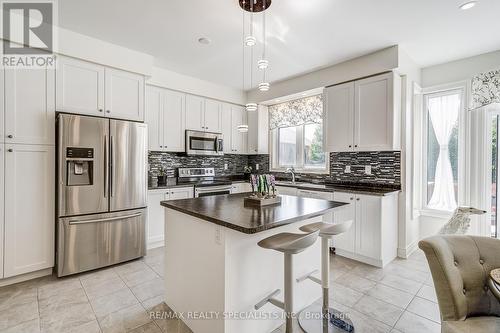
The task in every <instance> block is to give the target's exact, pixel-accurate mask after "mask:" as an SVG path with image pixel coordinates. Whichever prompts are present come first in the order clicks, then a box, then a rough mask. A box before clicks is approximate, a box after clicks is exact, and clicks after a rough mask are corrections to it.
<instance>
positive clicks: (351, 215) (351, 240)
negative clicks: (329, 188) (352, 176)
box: [333, 192, 357, 253]
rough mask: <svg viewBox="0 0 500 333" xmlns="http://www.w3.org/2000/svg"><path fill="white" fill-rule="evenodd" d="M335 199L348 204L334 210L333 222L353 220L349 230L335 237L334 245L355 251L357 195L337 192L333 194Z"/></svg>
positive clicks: (348, 250) (344, 249) (341, 248)
mask: <svg viewBox="0 0 500 333" xmlns="http://www.w3.org/2000/svg"><path fill="white" fill-rule="evenodd" d="M333 199H334V200H335V201H340V202H345V203H348V205H346V206H343V207H341V208H338V209H337V210H336V211H334V212H333V223H338V222H345V221H349V220H351V221H353V223H352V226H351V229H349V230H348V231H347V232H345V233H343V234H341V235H338V236H335V237H333V246H334V247H335V248H337V249H340V250H343V251H347V252H351V253H354V252H355V249H356V247H355V241H356V227H357V225H356V224H355V223H356V222H355V221H356V218H357V216H356V201H355V199H356V196H355V195H354V194H351V193H342V192H335V193H334V194H333Z"/></svg>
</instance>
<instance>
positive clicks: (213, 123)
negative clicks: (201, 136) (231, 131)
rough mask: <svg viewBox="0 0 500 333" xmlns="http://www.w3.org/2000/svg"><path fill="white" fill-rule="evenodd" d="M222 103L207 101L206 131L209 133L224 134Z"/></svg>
mask: <svg viewBox="0 0 500 333" xmlns="http://www.w3.org/2000/svg"><path fill="white" fill-rule="evenodd" d="M221 104H222V103H221V102H218V101H214V100H211V99H207V100H205V130H206V131H208V132H215V133H221V132H222V124H221V122H222V119H221V118H222V110H221V109H222V105H221Z"/></svg>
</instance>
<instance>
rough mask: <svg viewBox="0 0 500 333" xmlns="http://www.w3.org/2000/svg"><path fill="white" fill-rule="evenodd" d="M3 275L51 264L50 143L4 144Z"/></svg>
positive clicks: (52, 230)
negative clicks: (43, 144) (46, 144)
mask: <svg viewBox="0 0 500 333" xmlns="http://www.w3.org/2000/svg"><path fill="white" fill-rule="evenodd" d="M5 148H6V155H5V193H8V195H6V196H5V253H4V258H5V259H4V276H5V277H11V276H15V275H19V274H24V273H28V272H33V271H37V270H40V269H44V268H50V267H53V266H54V229H55V228H54V192H55V189H54V147H52V146H41V145H6V147H5Z"/></svg>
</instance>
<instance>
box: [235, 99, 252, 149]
mask: <svg viewBox="0 0 500 333" xmlns="http://www.w3.org/2000/svg"><path fill="white" fill-rule="evenodd" d="M231 113H232V114H231V133H232V134H231V151H232V153H234V154H246V153H247V138H248V132H240V131H239V130H238V126H239V125H247V124H248V120H247V113H246V110H245V108H244V107H242V106H237V105H233V106H231Z"/></svg>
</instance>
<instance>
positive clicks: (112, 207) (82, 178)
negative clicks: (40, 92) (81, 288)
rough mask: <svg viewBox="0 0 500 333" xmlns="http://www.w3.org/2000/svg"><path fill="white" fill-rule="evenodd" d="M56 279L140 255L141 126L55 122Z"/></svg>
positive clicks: (78, 119) (67, 118) (68, 118)
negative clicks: (56, 165)
mask: <svg viewBox="0 0 500 333" xmlns="http://www.w3.org/2000/svg"><path fill="white" fill-rule="evenodd" d="M57 129H58V142H57V156H58V184H57V197H58V200H57V216H58V219H57V228H56V230H57V275H58V276H65V275H69V274H74V273H79V272H83V271H87V270H91V269H95V268H99V267H103V266H108V265H112V264H115V263H119V262H122V261H126V260H131V259H134V258H138V257H141V256H144V255H145V254H146V242H145V241H146V238H145V234H146V233H145V230H146V209H145V207H146V206H147V125H145V124H142V123H136V122H131V121H122V120H114V119H106V118H98V117H87V116H77V115H69V114H59V115H58V118H57Z"/></svg>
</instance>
